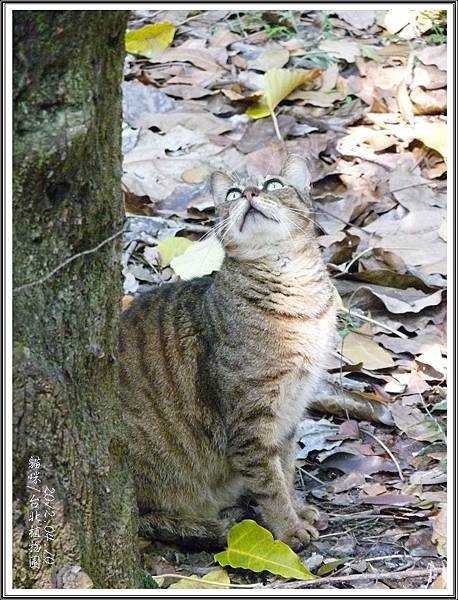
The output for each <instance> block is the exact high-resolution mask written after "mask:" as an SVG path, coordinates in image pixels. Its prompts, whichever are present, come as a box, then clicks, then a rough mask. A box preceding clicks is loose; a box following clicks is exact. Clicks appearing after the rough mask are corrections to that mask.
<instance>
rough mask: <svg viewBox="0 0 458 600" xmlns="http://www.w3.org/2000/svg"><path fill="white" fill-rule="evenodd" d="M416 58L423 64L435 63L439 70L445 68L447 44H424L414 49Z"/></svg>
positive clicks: (444, 69)
mask: <svg viewBox="0 0 458 600" xmlns="http://www.w3.org/2000/svg"><path fill="white" fill-rule="evenodd" d="M415 54H416V56H417V58H418V59H419V60H420V61H421V62H422V63H423V64H424V65H436V67H438V68H439V69H441V71H446V70H447V45H446V44H441V45H439V46H425V47H424V48H421V49H420V50H417V51H416V53H415Z"/></svg>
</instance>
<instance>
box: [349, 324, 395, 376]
mask: <svg viewBox="0 0 458 600" xmlns="http://www.w3.org/2000/svg"><path fill="white" fill-rule="evenodd" d="M342 354H343V355H344V357H345V358H346V359H347V360H349V361H350V362H351V364H354V365H357V364H358V363H362V364H363V368H365V369H368V370H369V371H375V370H377V369H386V368H388V367H393V366H394V362H393V359H392V358H391V355H390V354H389V353H388V352H387V351H386V350H384V349H383V348H382V347H381V346H379V344H377V342H376V341H374V340H373V339H371V338H370V337H368V336H365V335H360V334H359V333H356V332H354V331H351V332H350V333H349V334H348V335H346V336H345V338H344V339H343V348H342Z"/></svg>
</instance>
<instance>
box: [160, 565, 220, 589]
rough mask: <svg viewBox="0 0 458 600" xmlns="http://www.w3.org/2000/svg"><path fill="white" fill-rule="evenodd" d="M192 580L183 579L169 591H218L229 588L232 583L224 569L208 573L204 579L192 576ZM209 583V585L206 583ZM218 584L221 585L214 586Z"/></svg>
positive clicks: (171, 586) (173, 584)
mask: <svg viewBox="0 0 458 600" xmlns="http://www.w3.org/2000/svg"><path fill="white" fill-rule="evenodd" d="M191 579H193V580H194V581H189V579H182V580H181V581H178V582H177V583H172V585H170V586H169V589H171V588H174V589H199V588H200V589H202V588H206V589H216V590H217V589H218V588H228V587H229V585H230V583H231V581H230V579H229V575H228V574H227V573H226V571H225V570H224V569H220V568H219V567H218V568H217V569H213V571H210V572H209V573H206V574H205V575H204V576H203V577H199V576H198V575H191ZM206 582H207V583H206ZM216 583H218V584H219V585H212V584H216Z"/></svg>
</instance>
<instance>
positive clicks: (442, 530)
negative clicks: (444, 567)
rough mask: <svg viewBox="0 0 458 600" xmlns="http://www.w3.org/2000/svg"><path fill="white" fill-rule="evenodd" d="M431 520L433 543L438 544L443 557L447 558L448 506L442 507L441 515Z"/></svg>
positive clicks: (438, 549)
mask: <svg viewBox="0 0 458 600" xmlns="http://www.w3.org/2000/svg"><path fill="white" fill-rule="evenodd" d="M431 520H432V522H433V535H432V538H431V539H432V542H433V544H436V546H437V551H438V553H439V554H440V555H441V556H447V505H444V506H442V507H441V509H440V510H439V513H438V514H437V515H436V516H435V517H433V518H432V519H431Z"/></svg>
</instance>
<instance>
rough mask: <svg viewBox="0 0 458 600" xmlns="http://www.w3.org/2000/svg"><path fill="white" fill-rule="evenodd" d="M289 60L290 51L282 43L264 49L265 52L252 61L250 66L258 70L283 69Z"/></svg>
mask: <svg viewBox="0 0 458 600" xmlns="http://www.w3.org/2000/svg"><path fill="white" fill-rule="evenodd" d="M288 61H289V52H288V50H287V49H286V48H284V47H283V46H280V45H275V46H272V47H270V48H267V49H266V50H264V52H263V53H262V54H261V55H260V56H258V58H256V60H253V61H250V62H249V63H248V67H249V68H250V69H256V70H258V71H264V72H265V71H270V70H272V69H281V68H282V67H284V66H285V65H286V63H287V62H288Z"/></svg>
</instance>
